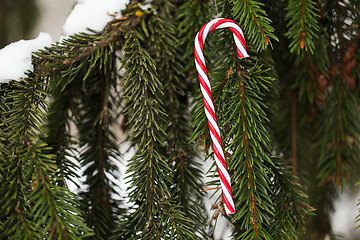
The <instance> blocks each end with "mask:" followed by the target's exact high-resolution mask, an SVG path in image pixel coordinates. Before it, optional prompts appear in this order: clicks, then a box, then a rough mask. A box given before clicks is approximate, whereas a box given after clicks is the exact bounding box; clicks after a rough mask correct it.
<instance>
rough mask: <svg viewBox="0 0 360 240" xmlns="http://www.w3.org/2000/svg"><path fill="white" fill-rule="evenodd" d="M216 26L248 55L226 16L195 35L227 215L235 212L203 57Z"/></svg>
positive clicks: (240, 52)
mask: <svg viewBox="0 0 360 240" xmlns="http://www.w3.org/2000/svg"><path fill="white" fill-rule="evenodd" d="M218 28H227V29H229V30H230V31H231V32H232V33H233V36H234V40H235V44H236V48H237V54H238V56H239V58H246V57H249V55H248V53H247V49H246V43H245V39H244V34H243V32H242V30H241V28H240V27H239V25H237V23H236V22H235V21H233V20H230V19H226V18H217V19H214V20H211V21H210V22H208V23H206V24H205V25H204V26H202V27H201V29H200V31H199V32H198V33H197V35H196V37H195V47H194V56H195V66H196V69H197V71H198V78H199V81H200V88H201V92H202V94H203V102H204V107H205V114H206V117H207V119H208V125H209V129H210V136H211V140H212V142H213V151H214V156H215V162H216V165H217V168H218V169H217V170H218V174H219V177H220V184H221V188H222V194H223V201H224V206H225V212H226V214H228V215H229V214H233V213H235V204H234V201H233V195H232V190H231V179H230V175H229V173H228V169H227V166H226V162H225V156H224V152H223V147H222V142H221V137H220V130H219V126H218V123H217V118H216V115H215V107H214V104H213V101H212V99H213V98H212V94H211V85H210V81H209V76H208V72H207V70H206V65H205V58H204V53H203V51H204V43H205V39H206V36H207V35H208V34H209V33H210V32H212V31H213V30H215V29H218Z"/></svg>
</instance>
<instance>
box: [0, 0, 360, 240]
mask: <svg viewBox="0 0 360 240" xmlns="http://www.w3.org/2000/svg"><path fill="white" fill-rule="evenodd" d="M270 3H271V4H270ZM270 3H269V4H264V3H262V2H261V1H253V0H241V1H240V0H231V1H225V0H223V1H221V0H217V1H214V2H212V1H206V0H185V1H177V0H171V1H162V0H153V1H151V2H150V4H149V2H148V1H131V3H130V4H129V5H128V6H127V8H126V9H125V10H123V12H122V15H123V17H121V18H118V19H114V20H113V21H110V22H109V23H108V24H107V26H106V27H105V29H104V30H103V31H102V32H91V31H90V33H78V34H75V35H73V36H69V37H67V38H64V39H63V40H62V41H61V42H58V43H56V44H54V45H52V46H51V47H48V48H46V49H45V50H41V51H39V52H36V53H34V56H33V64H34V69H35V70H34V71H33V72H28V73H27V77H26V78H25V79H22V80H21V81H19V82H16V81H10V82H9V83H2V84H1V86H0V119H1V120H0V194H2V196H3V197H2V198H1V199H0V239H214V238H215V237H214V236H213V234H212V233H209V232H210V230H211V228H212V225H213V222H212V221H211V222H210V221H209V220H207V219H210V216H208V215H207V213H204V212H205V211H204V203H203V200H204V198H207V195H206V194H205V192H208V191H211V190H214V189H220V183H219V180H218V179H219V178H218V176H217V172H216V165H215V163H213V164H212V166H211V167H210V169H206V170H207V177H208V178H210V179H211V180H210V181H208V182H206V183H203V173H202V169H201V162H200V161H199V156H198V153H197V152H196V151H195V150H194V149H195V148H196V147H199V146H202V147H203V151H204V153H205V155H206V157H205V158H206V159H207V161H211V160H209V159H212V157H213V152H212V151H211V150H210V146H211V140H210V136H209V129H208V126H207V119H206V115H205V113H204V107H203V103H202V96H201V93H200V91H199V84H198V82H197V79H196V70H195V67H194V64H193V61H194V60H193V41H194V37H195V35H196V32H197V31H198V30H199V29H200V27H201V26H202V25H203V24H205V23H206V22H207V21H208V20H210V19H212V18H213V17H214V16H215V15H216V16H218V17H224V18H231V19H234V20H235V21H237V22H238V23H239V25H240V27H241V28H242V29H243V30H244V34H245V39H246V41H247V43H248V51H249V55H250V57H249V58H247V59H238V57H237V54H236V46H235V44H234V42H233V39H232V36H231V33H230V32H229V31H228V30H226V29H224V30H216V31H214V33H212V34H210V36H209V37H208V38H207V43H206V44H205V58H206V63H207V66H208V70H209V73H210V82H211V85H212V94H213V100H214V105H215V108H216V113H217V116H218V121H219V125H220V131H221V135H222V136H223V143H224V152H225V155H226V161H227V164H228V167H229V172H230V175H231V179H232V190H233V194H234V202H235V207H236V213H235V214H234V215H230V216H226V218H227V220H228V221H229V223H230V225H231V226H230V227H229V228H231V230H232V238H233V239H271V240H273V239H324V238H325V237H326V236H331V237H332V236H335V233H333V231H332V228H331V223H330V222H331V221H330V216H331V213H332V211H333V210H334V205H333V202H334V199H335V198H336V197H337V196H338V195H339V192H338V188H339V187H341V186H343V185H346V184H348V183H350V179H355V180H358V179H356V176H357V175H358V170H359V169H358V165H359V157H358V156H359V146H360V145H359V142H358V141H359V135H360V129H359V126H358V120H359V119H358V108H359V100H358V99H359V97H358V95H359V94H358V93H359V86H358V82H359V76H360V73H359V72H360V71H359V70H360V69H359V66H358V64H357V63H358V61H359V53H360V52H359V51H360V50H359V49H358V48H357V47H356V46H358V44H359V35H358V33H359V25H358V24H359V22H360V20H359V1H358V0H356V1H346V2H344V1H310V0H309V1H307V0H306V1H305V0H301V1H300V0H299V1H298V0H289V1H271V2H270ZM215 4H216V6H215ZM145 8H146V9H145ZM275 35H276V36H275ZM272 40H275V41H272ZM268 45H270V46H271V48H267V46H268ZM272 48H273V49H272ZM190 113H191V115H192V117H190ZM119 119H121V120H122V122H121V128H122V130H123V131H122V132H121V134H124V135H125V140H124V141H125V142H126V143H129V144H128V145H129V146H130V148H131V150H134V152H135V155H134V156H133V157H132V158H131V159H124V160H123V161H126V164H123V165H126V178H125V176H120V177H121V178H125V179H126V181H127V183H128V186H129V188H128V189H127V193H126V194H127V196H119V189H118V187H117V185H118V184H117V181H121V180H120V179H118V178H119V174H118V170H119V169H118V168H117V166H118V161H119V160H120V159H122V158H123V155H122V152H121V151H120V149H119V142H120V141H119V139H117V136H118V132H119V131H120V128H119V124H118V123H119ZM290 165H291V166H290ZM79 170H81V171H79ZM79 177H82V178H83V179H85V180H84V182H82V183H81V185H82V187H81V190H80V189H78V190H77V191H75V193H72V192H70V190H69V188H70V187H69V185H70V184H71V185H76V184H77V183H78V181H79V180H78V178H79ZM212 178H213V179H212ZM204 185H205V186H209V188H207V189H204ZM78 187H79V186H78ZM211 193H213V196H214V195H215V196H220V191H219V190H217V191H214V192H211ZM308 196H309V197H308ZM118 199H124V200H122V201H120V200H118ZM125 200H126V204H123V203H125ZM207 201H208V200H207ZM210 202H211V203H214V204H213V206H212V208H213V210H215V211H214V214H213V216H212V220H215V221H216V220H217V218H218V217H219V214H220V213H222V212H223V206H222V204H223V203H222V199H221V197H218V198H216V197H215V198H211V199H210ZM314 209H315V211H314ZM358 219H359V216H358V217H357V221H359V220H358Z"/></svg>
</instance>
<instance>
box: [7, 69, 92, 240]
mask: <svg viewBox="0 0 360 240" xmlns="http://www.w3.org/2000/svg"><path fill="white" fill-rule="evenodd" d="M13 84H14V87H15V89H16V90H14V91H9V92H6V93H5V94H4V98H3V100H4V104H5V109H8V110H7V111H6V112H5V116H9V117H8V118H6V119H4V126H5V128H4V131H2V134H4V135H3V136H5V137H6V138H7V139H8V144H7V145H6V146H5V147H7V148H8V151H3V149H1V151H2V152H3V153H2V155H3V156H5V157H6V158H8V159H13V161H11V162H12V164H11V165H13V167H14V168H13V171H11V172H9V174H8V175H7V176H6V175H5V176H6V179H5V181H4V184H2V185H1V190H0V191H1V192H4V193H5V194H6V195H8V196H6V197H5V198H3V200H2V201H3V202H2V205H3V206H4V208H2V209H6V212H5V215H6V216H7V220H6V221H5V224H4V230H5V234H6V235H8V236H10V237H11V238H12V237H15V239H16V238H21V239H33V238H44V237H45V236H51V237H54V238H63V239H75V238H82V237H85V235H83V233H84V232H86V233H90V232H91V231H90V229H88V228H87V227H86V226H85V224H84V221H83V219H82V218H81V217H80V215H81V212H80V211H79V210H78V209H77V208H76V204H78V203H77V200H75V199H73V197H70V196H69V195H70V193H69V192H68V191H67V189H64V188H61V187H59V186H56V181H57V179H56V176H55V171H56V165H55V164H54V157H53V155H51V154H50V155H49V154H47V153H48V151H49V149H48V147H47V146H46V144H45V143H43V142H42V141H41V140H40V139H41V138H40V137H39V134H43V133H44V128H43V126H44V122H45V119H46V118H45V114H44V111H46V109H47V103H46V101H45V97H46V96H47V94H48V92H47V90H48V87H47V85H46V84H44V81H43V79H41V78H40V79H36V78H33V76H30V77H28V78H26V79H25V80H24V81H23V82H19V83H15V82H14V83H13ZM6 154H8V155H6ZM1 167H2V168H3V169H8V168H9V167H10V166H8V165H7V164H6V165H2V166H1ZM14 178H15V179H17V180H16V182H13V180H12V179H14ZM14 183H15V184H14ZM14 187H15V188H14ZM19 190H20V191H19ZM57 196H62V198H61V199H62V201H58V200H56V199H57ZM29 216H31V218H29ZM70 219H71V221H73V222H72V224H70V222H69V220H70ZM14 221H15V222H14ZM32 234H37V235H34V236H33V235H32Z"/></svg>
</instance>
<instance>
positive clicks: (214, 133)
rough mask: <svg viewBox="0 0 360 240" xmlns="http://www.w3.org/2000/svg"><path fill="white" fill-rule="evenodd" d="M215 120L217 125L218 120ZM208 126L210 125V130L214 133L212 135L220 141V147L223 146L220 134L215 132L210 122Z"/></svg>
mask: <svg viewBox="0 0 360 240" xmlns="http://www.w3.org/2000/svg"><path fill="white" fill-rule="evenodd" d="M214 120H215V123H216V124H217V121H216V119H214ZM208 125H209V128H210V131H211V132H212V134H213V135H214V137H215V138H216V140H217V141H218V143H220V146H221V145H222V143H221V138H220V135H219V133H218V132H216V130H215V128H214V126H213V125H212V124H211V122H210V121H208Z"/></svg>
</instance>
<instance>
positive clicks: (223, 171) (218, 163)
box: [215, 156, 231, 187]
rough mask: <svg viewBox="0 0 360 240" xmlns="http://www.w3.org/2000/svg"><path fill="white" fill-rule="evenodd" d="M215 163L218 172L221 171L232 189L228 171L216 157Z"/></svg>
mask: <svg viewBox="0 0 360 240" xmlns="http://www.w3.org/2000/svg"><path fill="white" fill-rule="evenodd" d="M215 162H216V165H217V166H218V171H221V172H222V174H223V175H224V177H225V179H226V182H228V183H229V185H230V187H231V180H230V175H229V173H228V171H226V169H225V168H224V166H223V165H222V163H221V162H220V160H219V159H217V157H216V156H215ZM220 182H221V181H220Z"/></svg>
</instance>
